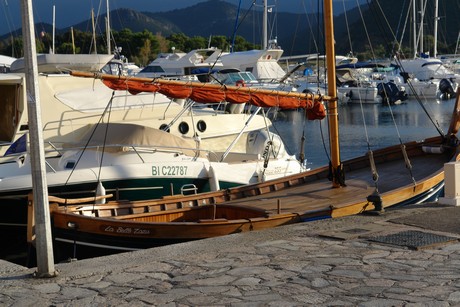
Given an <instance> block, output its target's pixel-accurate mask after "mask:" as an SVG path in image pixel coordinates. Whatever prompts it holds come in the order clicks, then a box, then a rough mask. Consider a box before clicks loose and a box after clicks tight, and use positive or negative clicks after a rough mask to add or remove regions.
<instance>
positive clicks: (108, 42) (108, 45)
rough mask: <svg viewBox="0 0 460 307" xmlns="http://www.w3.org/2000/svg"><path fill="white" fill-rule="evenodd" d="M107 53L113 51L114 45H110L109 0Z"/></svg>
mask: <svg viewBox="0 0 460 307" xmlns="http://www.w3.org/2000/svg"><path fill="white" fill-rule="evenodd" d="M106 3H107V54H111V53H112V47H111V45H110V11H109V0H107V2H106Z"/></svg>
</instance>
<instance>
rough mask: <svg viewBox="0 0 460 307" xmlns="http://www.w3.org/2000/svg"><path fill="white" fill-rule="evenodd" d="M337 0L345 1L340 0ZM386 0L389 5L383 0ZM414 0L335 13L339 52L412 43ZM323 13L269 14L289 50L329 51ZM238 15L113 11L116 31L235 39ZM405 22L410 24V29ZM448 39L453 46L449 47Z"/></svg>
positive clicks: (443, 35)
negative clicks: (324, 38) (408, 14)
mask: <svg viewBox="0 0 460 307" xmlns="http://www.w3.org/2000/svg"><path fill="white" fill-rule="evenodd" d="M335 3H337V5H340V6H342V3H341V2H340V1H339V2H335ZM382 3H384V4H385V6H381V4H382ZM408 3H409V1H400V0H385V1H382V0H379V1H378V0H372V1H369V4H364V5H362V6H361V7H360V8H354V9H351V10H349V11H347V13H346V15H345V14H341V15H339V16H336V17H335V18H334V23H335V38H336V52H337V53H339V54H346V53H348V52H349V51H351V50H353V51H354V52H355V53H358V52H363V51H367V52H370V51H371V50H372V49H371V48H370V46H372V48H385V49H387V50H388V52H390V51H391V45H392V42H393V41H394V39H393V37H394V36H395V35H396V37H397V40H398V41H399V40H400V37H401V35H402V33H404V39H403V40H402V46H403V47H406V48H407V47H409V46H410V44H411V38H410V36H409V33H411V31H412V25H411V23H410V21H407V22H406V13H405V12H407V9H408V8H407V6H408ZM459 11H460V3H459V2H458V1H457V0H444V1H440V7H439V16H442V18H441V19H440V22H439V30H438V33H439V34H438V42H439V47H438V50H439V52H441V53H452V52H453V49H452V48H453V47H455V44H456V40H457V36H458V29H460V19H458V16H456V13H458V12H459ZM382 12H383V13H382ZM432 12H433V7H432V4H429V5H428V6H427V12H426V15H427V16H433V13H432ZM319 13H321V12H310V13H308V14H307V13H298V14H293V13H283V12H276V11H275V10H274V11H273V13H270V14H269V19H270V22H269V33H270V34H271V37H272V38H274V37H277V39H278V43H279V45H280V46H281V47H282V48H283V49H284V50H285V55H296V54H306V53H317V52H319V53H324V48H323V42H322V39H318V37H321V33H322V30H321V28H322V21H320V22H318V18H317V16H318V15H319ZM361 15H362V16H363V18H361ZM236 16H237V6H235V5H233V4H230V3H228V2H225V1H222V0H210V1H207V2H201V3H199V4H196V5H193V6H190V7H188V8H186V9H176V10H172V11H169V12H162V13H150V12H137V11H133V10H130V9H119V10H114V11H112V12H111V14H110V17H111V27H112V29H113V30H116V31H119V30H121V29H123V28H129V29H131V31H133V32H141V31H143V30H148V31H150V32H152V33H154V34H156V33H161V34H162V35H163V36H165V37H167V36H169V35H171V34H173V33H179V32H182V33H184V34H185V35H187V36H189V37H193V36H202V37H206V38H207V37H209V36H212V35H224V36H227V37H228V39H229V40H230V39H231V37H232V35H233V30H234V26H235V19H236ZM239 16H240V18H239V27H238V31H237V33H236V34H237V35H240V36H243V37H244V38H245V39H246V40H248V41H250V42H252V43H254V44H261V40H262V39H261V33H262V14H261V11H260V9H258V10H254V9H252V10H250V11H247V7H246V8H245V10H244V11H243V10H242V11H241V12H240V15H239ZM409 19H410V18H409ZM409 19H408V20H409ZM321 20H322V19H321ZM362 20H364V21H362ZM426 20H427V21H426V26H425V33H426V34H429V35H432V33H433V25H432V23H433V22H432V20H433V18H427V19H426ZM104 22H105V16H99V18H98V24H97V29H98V30H97V33H104V31H105V25H104ZM404 24H407V25H406V30H405V31H404ZM318 25H319V26H320V29H318ZM74 28H75V29H79V30H81V31H89V32H90V31H91V22H90V21H89V20H88V21H85V22H82V23H79V24H77V25H74ZM37 29H40V30H41V29H44V30H45V31H50V30H49V29H51V27H50V26H49V25H46V24H44V25H43V24H42V25H40V27H39V28H37ZM348 29H349V30H348ZM40 30H39V31H40ZM64 31H69V29H60V30H57V32H58V33H59V32H64ZM17 33H20V31H18V32H17ZM349 33H350V34H349ZM368 37H369V39H368ZM3 39H4V38H3ZM369 40H370V41H371V42H369ZM350 41H351V46H350ZM448 45H449V46H450V47H451V49H447V48H446V46H448ZM449 50H450V52H449Z"/></svg>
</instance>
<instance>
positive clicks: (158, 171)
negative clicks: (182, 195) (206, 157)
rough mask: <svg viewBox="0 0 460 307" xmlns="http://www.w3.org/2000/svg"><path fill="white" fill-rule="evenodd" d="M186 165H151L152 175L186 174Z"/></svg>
mask: <svg viewBox="0 0 460 307" xmlns="http://www.w3.org/2000/svg"><path fill="white" fill-rule="evenodd" d="M186 175H187V166H180V165H163V166H152V176H186Z"/></svg>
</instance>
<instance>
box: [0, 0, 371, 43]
mask: <svg viewBox="0 0 460 307" xmlns="http://www.w3.org/2000/svg"><path fill="white" fill-rule="evenodd" d="M0 1H1V5H0V20H3V21H1V22H0V35H3V34H6V33H12V32H13V31H14V30H16V29H19V28H20V27H21V13H20V12H21V11H20V3H21V1H22V0H19V1H18V0H0ZM204 1H208V0H129V1H127V0H109V8H110V10H111V11H112V10H115V9H119V8H130V9H134V10H136V11H140V12H164V11H170V10H174V9H179V8H186V7H188V6H192V5H194V4H196V3H199V2H204ZM225 1H227V2H230V3H233V4H235V5H238V4H239V2H240V0H225ZM267 1H268V5H270V6H271V5H276V10H277V11H280V12H291V13H298V12H299V11H301V12H302V11H303V6H304V5H306V6H311V5H312V3H317V2H318V0H267ZM333 1H334V2H336V3H338V4H340V5H342V2H345V5H346V7H347V8H348V7H349V6H350V7H351V6H353V5H355V4H356V1H357V0H333ZM359 1H361V2H362V1H363V0H359ZM252 2H253V0H241V7H242V9H244V8H249V7H250V5H251V3H252ZM321 2H322V1H321ZM32 3H33V8H34V18H35V22H46V23H49V24H52V23H53V6H54V7H55V18H56V28H58V29H60V28H66V27H69V26H71V25H74V24H76V23H79V22H82V21H84V20H87V19H89V18H90V16H91V9H94V12H95V14H96V15H98V12H99V14H104V13H105V12H106V3H107V0H32ZM256 3H258V4H262V3H263V0H257V1H256Z"/></svg>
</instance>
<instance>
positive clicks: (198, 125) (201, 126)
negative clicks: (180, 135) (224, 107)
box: [196, 120, 206, 132]
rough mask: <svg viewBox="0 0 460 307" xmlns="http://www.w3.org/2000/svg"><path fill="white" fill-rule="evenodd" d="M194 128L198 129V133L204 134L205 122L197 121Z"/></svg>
mask: <svg viewBox="0 0 460 307" xmlns="http://www.w3.org/2000/svg"><path fill="white" fill-rule="evenodd" d="M196 128H197V129H198V131H200V132H205V131H206V122H205V121H204V120H199V121H198V122H197V123H196Z"/></svg>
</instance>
